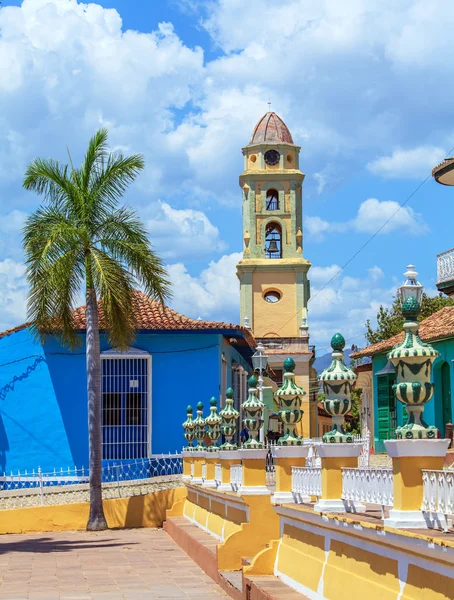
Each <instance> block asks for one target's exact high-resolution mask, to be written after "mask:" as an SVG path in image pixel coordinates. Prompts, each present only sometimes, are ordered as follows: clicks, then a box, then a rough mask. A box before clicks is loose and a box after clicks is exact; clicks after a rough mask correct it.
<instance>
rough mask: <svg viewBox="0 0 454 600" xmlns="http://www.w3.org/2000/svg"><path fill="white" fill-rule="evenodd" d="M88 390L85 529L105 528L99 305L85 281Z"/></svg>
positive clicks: (93, 290) (96, 529)
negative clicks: (88, 461) (88, 459)
mask: <svg viewBox="0 0 454 600" xmlns="http://www.w3.org/2000/svg"><path fill="white" fill-rule="evenodd" d="M86 296H87V298H86V301H87V307H86V309H85V317H86V322H87V388H88V447H89V453H90V515H89V517H88V523H87V530H88V531H100V530H102V529H107V523H106V518H105V516H104V510H103V507H102V490H101V480H102V443H101V351H100V347H99V326H98V305H97V301H96V291H95V289H94V288H93V287H90V285H89V282H88V281H87V294H86Z"/></svg>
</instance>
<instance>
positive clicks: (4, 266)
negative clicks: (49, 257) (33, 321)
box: [0, 258, 27, 331]
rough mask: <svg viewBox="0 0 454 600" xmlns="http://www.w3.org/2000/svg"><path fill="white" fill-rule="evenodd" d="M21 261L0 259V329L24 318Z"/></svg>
mask: <svg viewBox="0 0 454 600" xmlns="http://www.w3.org/2000/svg"><path fill="white" fill-rule="evenodd" d="M24 273H25V268H24V265H23V264H22V263H19V262H16V261H14V260H11V259H10V258H6V259H5V260H2V261H0V331H4V330H5V329H8V328H9V327H11V326H12V325H17V324H18V323H23V322H24V321H25V319H26V299H27V285H26V280H25V277H24Z"/></svg>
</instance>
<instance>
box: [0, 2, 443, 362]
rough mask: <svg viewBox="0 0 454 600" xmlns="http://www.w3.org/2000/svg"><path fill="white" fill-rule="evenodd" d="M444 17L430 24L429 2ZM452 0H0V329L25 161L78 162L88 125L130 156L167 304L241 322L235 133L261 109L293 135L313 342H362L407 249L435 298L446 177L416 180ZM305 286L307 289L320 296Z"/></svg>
mask: <svg viewBox="0 0 454 600" xmlns="http://www.w3.org/2000/svg"><path fill="white" fill-rule="evenodd" d="M440 14H443V19H440V18H439V15H440ZM453 27H454V5H453V6H452V7H451V5H450V4H446V2H443V3H442V2H441V0H432V2H431V3H430V4H428V3H427V2H426V1H423V0H401V1H400V2H398V3H396V2H395V1H393V0H345V1H344V2H342V3H339V2H338V1H337V0H281V1H280V2H275V1H270V0H249V1H248V2H247V3H246V2H244V1H243V0H210V1H209V2H203V1H202V0H169V1H167V2H165V1H164V0H162V1H159V2H158V1H149V0H147V1H146V0H121V1H120V0H109V1H102V2H101V1H100V2H97V3H92V4H82V3H80V2H77V1H76V0H24V1H23V2H19V1H9V0H5V1H4V2H3V8H2V9H0V283H1V285H0V328H1V329H5V328H7V327H10V326H13V325H15V324H18V323H20V322H22V321H23V320H24V318H25V298H26V284H25V281H24V278H23V267H22V265H21V260H22V254H21V247H20V228H21V227H22V223H23V220H24V218H25V217H26V215H27V214H29V213H30V212H31V211H33V210H34V209H35V208H36V206H37V205H38V202H39V200H38V198H36V197H35V196H34V195H33V194H30V193H26V192H25V191H24V190H22V188H21V178H22V175H23V172H24V169H25V167H26V165H27V163H28V162H29V161H30V160H31V159H32V158H33V157H35V156H39V155H42V156H49V157H55V158H59V159H61V160H66V145H68V146H69V147H70V149H71V151H72V154H73V156H74V157H75V159H76V160H77V159H80V157H81V156H82V153H83V151H84V148H85V146H86V144H87V141H88V139H89V137H90V136H91V135H92V134H93V132H94V131H95V130H96V129H97V128H98V127H100V126H102V125H107V126H108V127H109V129H110V140H111V144H112V147H113V148H117V149H122V150H123V151H124V152H142V153H143V154H144V155H145V159H146V165H147V166H146V170H145V172H144V173H143V174H142V175H141V177H140V179H139V181H138V182H137V183H136V184H135V185H134V186H133V188H131V189H130V191H129V192H128V195H127V198H126V200H127V202H129V203H130V204H132V205H134V206H135V207H136V208H137V210H138V211H139V213H140V214H141V215H142V217H143V219H144V221H145V222H146V223H147V226H148V227H149V230H150V236H151V239H152V241H153V243H154V245H155V247H156V249H157V250H158V251H159V252H160V253H161V254H162V255H163V256H164V258H165V260H166V263H167V264H168V269H169V274H170V277H171V279H172V281H173V284H174V299H173V306H174V308H176V309H177V310H179V311H181V312H183V313H185V314H188V315H190V316H194V317H198V316H201V317H202V318H207V319H216V320H229V321H230V320H232V321H235V322H238V312H239V309H238V305H239V294H238V283H237V279H236V275H235V264H236V262H237V261H238V258H239V254H238V253H239V252H240V251H241V247H242V239H241V238H242V232H241V194H240V189H239V187H238V175H239V174H240V172H241V169H242V155H241V147H242V146H244V145H246V144H247V142H248V140H249V137H250V134H251V131H252V129H253V127H254V125H255V123H256V121H257V120H258V119H259V118H260V117H261V116H262V114H263V113H265V112H266V110H267V108H268V107H267V101H268V98H271V101H272V109H273V110H275V111H276V112H277V113H278V114H279V115H280V116H281V117H282V118H283V119H284V120H285V121H286V123H287V125H288V127H289V128H290V130H291V132H292V134H293V137H294V140H295V141H296V143H298V144H299V145H301V147H302V149H301V167H302V170H303V171H304V173H306V180H305V183H304V187H303V213H304V242H303V243H304V254H305V256H306V258H308V259H309V260H310V261H311V262H312V265H313V267H312V269H311V272H310V279H311V286H312V291H313V300H312V301H311V303H310V304H309V309H310V311H309V321H310V332H311V341H312V342H313V343H315V344H317V345H318V346H319V349H320V351H321V352H324V351H325V348H326V346H327V342H328V341H329V338H330V337H331V335H332V333H333V332H334V331H336V330H340V331H342V332H343V333H344V335H345V337H346V338H347V339H348V340H351V342H352V343H356V344H361V343H362V339H361V334H362V332H363V331H364V323H365V321H366V319H367V318H373V317H374V315H375V314H376V312H377V309H378V306H379V305H380V303H390V302H391V300H392V295H393V293H394V292H395V289H396V286H397V285H399V284H400V283H401V280H402V273H403V271H404V270H405V266H406V265H407V264H409V263H414V264H415V265H416V268H417V270H418V271H419V273H420V279H421V281H422V282H423V283H424V284H425V286H426V288H427V289H428V291H429V292H431V293H434V291H435V282H436V255H437V253H439V252H442V251H444V250H446V249H449V248H451V247H452V246H453V245H454V244H453V242H452V235H451V231H450V223H451V221H452V215H453V209H452V206H453V202H454V190H451V189H450V188H445V187H442V186H439V185H437V184H435V183H434V181H433V180H432V178H429V180H428V181H427V182H426V183H425V184H424V185H423V186H422V188H421V189H420V190H419V191H418V192H417V193H416V194H415V195H414V196H413V197H412V198H411V200H410V201H409V202H408V204H406V206H405V207H404V208H403V209H402V210H400V211H399V213H398V214H397V215H396V216H395V217H394V218H393V219H392V221H390V223H389V224H388V226H387V227H386V228H385V229H384V230H383V231H382V232H381V233H380V234H379V235H377V236H376V237H375V238H374V239H373V240H372V241H371V242H370V244H368V245H367V246H366V247H365V248H364V250H362V251H361V252H360V254H359V255H358V256H357V257H356V258H355V259H354V260H353V261H352V262H351V263H350V264H349V265H348V267H347V268H346V269H345V271H343V272H342V274H341V275H339V276H338V277H337V278H336V279H335V280H334V281H332V282H331V283H329V284H328V285H327V286H326V287H325V288H324V289H323V290H321V288H322V287H323V286H324V284H325V283H326V282H327V281H328V280H329V279H330V278H331V277H332V275H334V274H335V273H336V271H337V270H338V268H339V267H340V266H342V265H343V264H344V263H345V262H347V261H348V260H349V259H350V257H351V256H352V255H353V254H354V253H355V252H356V251H357V250H358V249H359V248H360V247H361V246H362V245H363V244H364V243H365V242H366V241H367V240H368V239H369V238H370V236H371V235H372V234H373V233H374V232H376V231H377V230H378V229H379V227H380V226H381V225H382V224H383V223H384V222H385V221H386V220H387V218H388V217H389V216H391V214H393V213H394V212H395V210H396V209H397V208H398V204H399V203H402V202H404V201H405V200H406V199H407V198H408V196H409V195H410V194H412V193H413V192H414V190H415V189H416V188H417V186H418V185H419V184H420V183H421V182H422V181H423V180H424V179H425V178H426V177H427V175H428V174H429V173H430V171H431V168H432V166H434V165H435V164H436V163H437V162H439V161H440V160H442V159H443V158H444V157H445V155H446V154H447V153H448V151H449V150H450V149H451V148H452V147H453V146H454V132H453V126H452V123H453V118H452V116H453V108H452V97H453V91H454V89H453V88H454V84H453V81H454V78H453V69H454V60H453V58H454V57H453V54H454V49H453V46H452V43H451V38H452V31H453ZM320 290H321V291H320Z"/></svg>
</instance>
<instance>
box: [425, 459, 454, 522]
mask: <svg viewBox="0 0 454 600" xmlns="http://www.w3.org/2000/svg"><path fill="white" fill-rule="evenodd" d="M422 481H423V501H422V507H421V510H422V511H424V512H430V513H438V514H442V515H443V516H444V521H445V522H444V524H443V528H444V529H445V530H447V529H448V527H449V522H448V517H454V471H451V470H445V471H427V470H424V469H423V472H422ZM435 521H436V519H435Z"/></svg>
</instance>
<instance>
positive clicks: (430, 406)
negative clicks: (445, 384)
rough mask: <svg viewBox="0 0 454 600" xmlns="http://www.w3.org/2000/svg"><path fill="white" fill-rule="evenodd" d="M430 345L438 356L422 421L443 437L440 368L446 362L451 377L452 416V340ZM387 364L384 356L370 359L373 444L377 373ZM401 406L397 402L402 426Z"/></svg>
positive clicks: (376, 428)
mask: <svg viewBox="0 0 454 600" xmlns="http://www.w3.org/2000/svg"><path fill="white" fill-rule="evenodd" d="M431 345H432V346H433V347H434V348H435V349H436V350H438V352H440V356H439V357H438V358H437V359H436V360H435V361H434V364H433V370H432V382H433V383H435V391H434V395H433V396H432V398H431V400H430V401H429V402H428V403H427V404H426V405H425V407H424V420H425V421H426V422H427V423H428V424H429V425H435V426H436V427H437V428H438V430H439V431H440V433H441V434H442V435H444V430H443V413H442V410H443V406H442V385H441V367H442V365H443V364H444V363H445V362H447V363H448V365H449V370H450V376H451V380H450V383H451V386H450V387H451V407H452V408H451V410H452V413H453V416H454V371H453V360H454V338H452V339H448V340H443V341H440V342H432V343H431ZM386 363H387V359H386V354H377V355H375V356H374V357H373V359H372V370H373V385H374V431H375V442H377V441H378V438H377V436H378V420H377V415H378V390H377V377H376V373H377V371H380V370H381V369H383V368H384V367H385V365H386ZM402 416H403V412H402V404H401V403H400V402H397V424H398V425H402V424H403V417H402Z"/></svg>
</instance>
